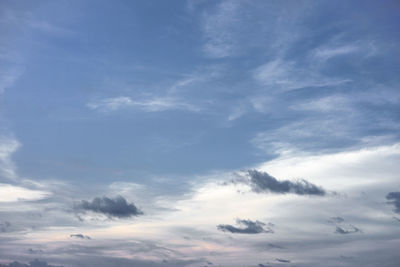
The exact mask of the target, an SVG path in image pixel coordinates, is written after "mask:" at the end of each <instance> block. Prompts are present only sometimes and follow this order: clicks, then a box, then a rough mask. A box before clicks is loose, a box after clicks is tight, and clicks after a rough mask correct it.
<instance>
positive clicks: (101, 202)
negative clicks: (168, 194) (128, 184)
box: [74, 196, 143, 218]
mask: <svg viewBox="0 0 400 267" xmlns="http://www.w3.org/2000/svg"><path fill="white" fill-rule="evenodd" d="M74 209H75V211H76V212H77V213H81V212H83V213H85V212H87V211H91V212H95V213H101V214H103V215H106V216H108V217H116V218H128V217H132V216H138V215H141V214H143V212H142V211H141V210H140V209H138V208H137V207H136V206H135V204H133V203H128V202H127V201H126V199H125V198H123V197H122V196H117V197H115V198H114V199H112V198H108V197H102V198H100V197H96V198H94V199H93V200H92V201H87V200H82V201H81V202H80V203H77V204H75V206H74Z"/></svg>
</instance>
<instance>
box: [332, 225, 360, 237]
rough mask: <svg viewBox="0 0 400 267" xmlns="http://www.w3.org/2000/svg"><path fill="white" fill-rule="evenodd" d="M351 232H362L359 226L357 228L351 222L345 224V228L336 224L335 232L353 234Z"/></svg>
mask: <svg viewBox="0 0 400 267" xmlns="http://www.w3.org/2000/svg"><path fill="white" fill-rule="evenodd" d="M353 233H362V231H361V230H360V229H359V228H357V227H355V226H354V225H351V224H349V225H348V226H347V228H344V227H343V226H336V230H335V234H341V235H346V234H353Z"/></svg>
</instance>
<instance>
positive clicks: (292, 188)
mask: <svg viewBox="0 0 400 267" xmlns="http://www.w3.org/2000/svg"><path fill="white" fill-rule="evenodd" d="M248 178H249V180H248V181H245V182H246V183H249V184H250V186H251V188H252V190H253V191H254V192H256V193H264V192H272V193H278V194H287V193H292V194H297V195H316V196H324V195H325V194H326V191H325V190H324V189H323V188H322V187H319V186H316V185H314V184H312V183H310V182H308V181H306V180H304V179H301V180H298V181H296V182H292V181H289V180H283V181H279V180H277V179H276V178H275V177H273V176H271V175H269V174H268V173H267V172H260V171H257V170H248ZM239 182H240V181H239Z"/></svg>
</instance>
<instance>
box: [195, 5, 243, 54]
mask: <svg viewBox="0 0 400 267" xmlns="http://www.w3.org/2000/svg"><path fill="white" fill-rule="evenodd" d="M239 12H240V3H239V2H236V1H235V2H233V1H223V2H221V3H219V5H218V6H217V7H216V10H215V11H214V12H210V13H206V14H205V15H204V17H203V23H202V27H203V32H204V37H205V44H204V48H203V49H204V52H205V53H206V55H208V56H209V57H213V58H224V57H228V56H231V55H233V54H234V53H235V52H236V50H237V48H238V47H237V45H238V44H237V38H235V37H236V36H235V35H236V34H235V31H237V27H238V23H237V22H238V19H239V16H238V13H239Z"/></svg>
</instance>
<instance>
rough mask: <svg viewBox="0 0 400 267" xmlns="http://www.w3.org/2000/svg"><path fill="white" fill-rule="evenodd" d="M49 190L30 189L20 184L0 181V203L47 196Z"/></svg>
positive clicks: (31, 199)
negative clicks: (15, 184)
mask: <svg viewBox="0 0 400 267" xmlns="http://www.w3.org/2000/svg"><path fill="white" fill-rule="evenodd" d="M50 195H51V193H50V192H47V191H40V190H32V189H28V188H24V187H20V186H14V185H10V184H1V183H0V203H1V202H16V201H35V200H40V199H44V198H47V197H49V196H50Z"/></svg>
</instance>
